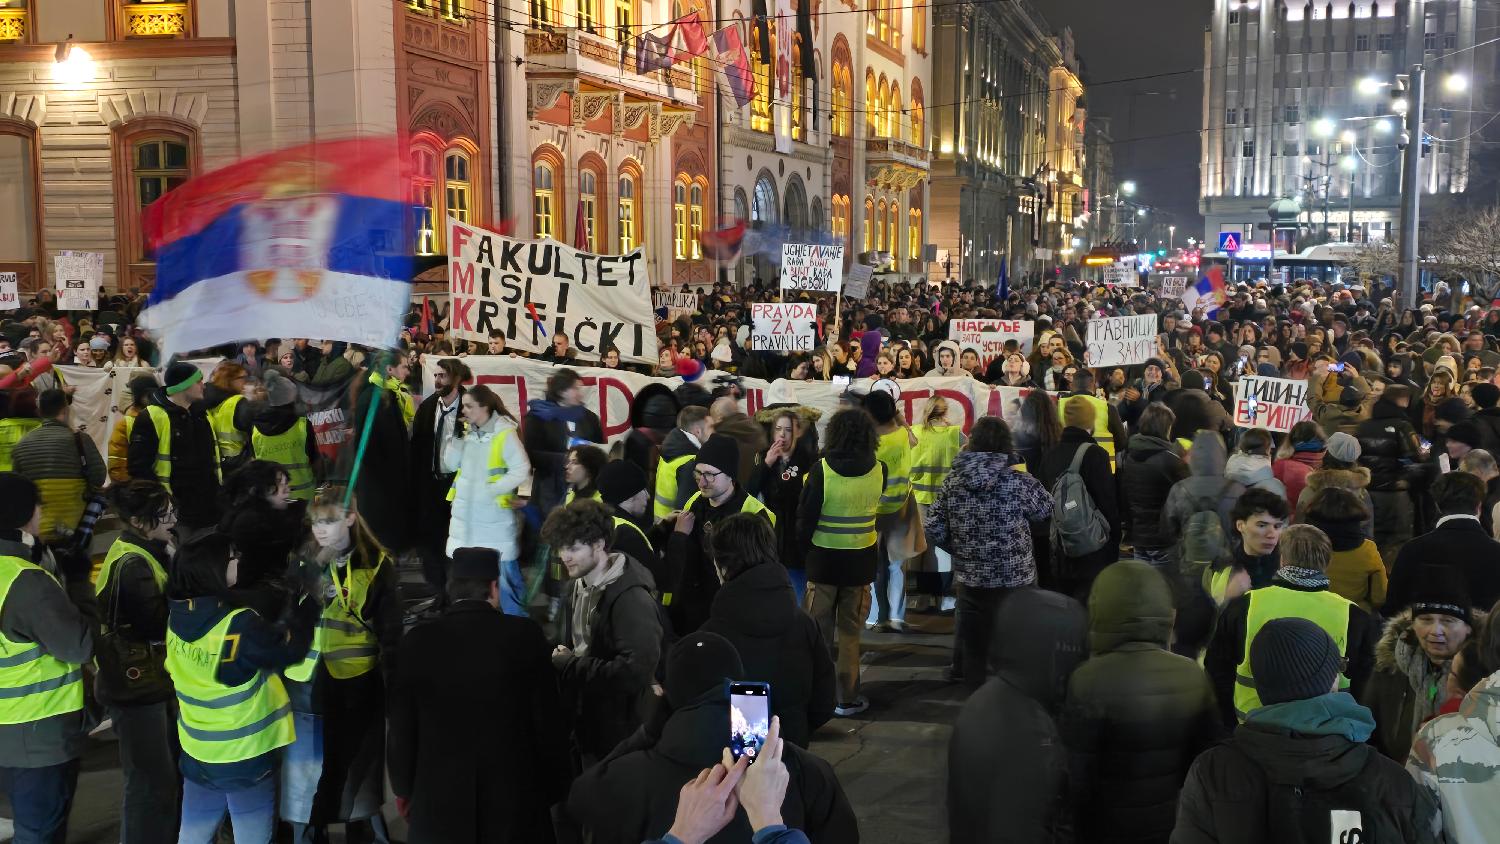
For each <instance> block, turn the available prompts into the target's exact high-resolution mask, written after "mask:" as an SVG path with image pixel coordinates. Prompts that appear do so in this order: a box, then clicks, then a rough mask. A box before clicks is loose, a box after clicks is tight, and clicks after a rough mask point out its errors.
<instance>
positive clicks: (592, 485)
mask: <svg viewBox="0 0 1500 844" xmlns="http://www.w3.org/2000/svg"><path fill="white" fill-rule="evenodd" d="M608 462H609V455H608V454H606V453H605V451H604V449H602V448H600V447H599V446H597V445H575V446H573V447H572V448H570V449H568V459H567V460H566V461H565V462H564V463H563V480H565V481H566V482H567V484H568V491H567V492H566V493H564V494H563V506H564V507H566V506H568V505H569V504H572V503H573V502H574V501H576V500H578V499H580V498H592V499H593V500H595V501H599V500H601V499H600V497H599V484H598V478H599V473H600V472H601V471H603V470H604V464H606V463H608ZM640 562H642V563H644V562H645V561H644V560H641V561H640Z"/></svg>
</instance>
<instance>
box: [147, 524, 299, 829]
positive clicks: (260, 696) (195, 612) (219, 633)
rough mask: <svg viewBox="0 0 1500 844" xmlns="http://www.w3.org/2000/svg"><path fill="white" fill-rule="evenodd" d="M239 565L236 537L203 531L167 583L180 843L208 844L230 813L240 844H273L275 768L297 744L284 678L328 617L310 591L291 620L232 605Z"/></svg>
mask: <svg viewBox="0 0 1500 844" xmlns="http://www.w3.org/2000/svg"><path fill="white" fill-rule="evenodd" d="M238 568H239V560H238V558H237V556H236V555H235V552H234V549H233V548H232V546H231V545H230V542H229V539H228V538H227V537H225V536H223V535H222V534H218V533H212V532H207V533H200V534H198V535H197V536H196V537H194V538H193V539H192V540H190V541H189V542H188V543H187V544H186V545H184V546H183V547H182V548H181V549H180V550H179V551H178V553H177V559H176V560H175V561H174V562H173V566H172V571H171V573H170V574H169V575H168V578H167V599H168V602H169V603H168V607H169V609H168V615H167V658H166V666H167V673H168V674H169V675H171V678H172V685H173V688H174V690H175V692H176V695H177V739H178V741H179V742H181V743H182V758H181V760H180V762H179V763H178V764H179V768H180V770H181V771H182V822H181V826H180V832H179V837H178V841H180V842H193V844H209V842H211V841H213V840H214V838H215V835H216V833H217V830H218V828H219V825H220V823H222V822H223V820H224V815H225V813H226V812H227V813H228V814H229V819H230V821H231V823H232V824H233V825H234V840H235V841H236V842H237V844H269V842H270V841H271V836H272V834H273V832H274V831H275V828H276V783H277V778H276V776H275V774H276V766H277V764H278V762H279V759H280V756H281V749H282V748H284V747H286V746H287V745H289V744H291V743H292V740H293V739H294V738H295V728H294V726H293V723H294V721H293V717H292V707H291V702H290V700H289V699H288V697H287V693H286V685H285V684H284V683H283V682H282V679H281V674H280V672H281V671H282V670H283V669H285V668H287V667H288V666H291V665H295V664H297V663H299V662H301V661H302V660H303V659H304V658H305V657H306V656H307V649H308V646H309V645H310V644H311V643H312V633H313V627H314V626H315V625H316V624H317V621H318V616H319V615H320V614H321V612H322V609H323V608H322V606H321V604H320V603H319V596H318V595H317V594H316V593H315V592H312V591H310V590H305V589H304V591H303V592H302V593H301V594H299V595H297V596H296V598H295V599H294V600H293V601H292V605H291V608H290V610H289V611H288V612H287V613H285V614H284V615H285V618H286V620H285V621H284V622H282V621H278V622H274V623H273V622H272V621H270V620H267V619H265V618H263V617H261V616H260V615H259V614H258V613H256V612H255V610H252V609H247V608H245V607H240V606H236V605H235V604H234V603H233V602H232V601H229V600H228V599H227V598H226V593H227V592H228V590H229V588H230V587H231V586H233V585H234V583H235V580H236V578H237V575H238Z"/></svg>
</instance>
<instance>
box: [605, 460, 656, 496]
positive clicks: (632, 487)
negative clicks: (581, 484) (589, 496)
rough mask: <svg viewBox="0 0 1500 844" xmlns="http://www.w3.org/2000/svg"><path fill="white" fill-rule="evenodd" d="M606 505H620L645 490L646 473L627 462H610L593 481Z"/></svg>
mask: <svg viewBox="0 0 1500 844" xmlns="http://www.w3.org/2000/svg"><path fill="white" fill-rule="evenodd" d="M594 483H595V484H596V485H597V486H598V487H599V495H600V496H601V497H603V498H604V502H605V503H606V504H616V505H618V504H620V503H621V502H623V501H626V500H628V499H630V498H633V497H635V495H636V493H639V492H643V491H645V489H646V473H645V472H643V471H641V467H639V466H637V465H635V464H634V463H632V462H630V461H629V460H611V461H609V462H608V463H606V464H604V468H603V469H600V470H599V477H597V478H595V479H594Z"/></svg>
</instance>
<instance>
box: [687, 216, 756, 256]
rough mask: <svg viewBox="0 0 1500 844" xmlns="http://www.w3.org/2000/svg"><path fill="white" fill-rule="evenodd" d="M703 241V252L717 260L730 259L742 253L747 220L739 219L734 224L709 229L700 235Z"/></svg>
mask: <svg viewBox="0 0 1500 844" xmlns="http://www.w3.org/2000/svg"><path fill="white" fill-rule="evenodd" d="M698 239H699V240H700V241H702V242H703V254H705V255H707V256H708V257H709V258H712V259H713V260H715V261H729V260H732V259H733V258H734V256H736V255H738V254H740V245H741V244H742V243H743V242H744V240H745V221H744V220H737V221H736V222H735V223H734V225H731V226H728V227H726V228H722V229H719V230H718V231H707V232H704V233H703V234H702V235H700V236H699V237H698Z"/></svg>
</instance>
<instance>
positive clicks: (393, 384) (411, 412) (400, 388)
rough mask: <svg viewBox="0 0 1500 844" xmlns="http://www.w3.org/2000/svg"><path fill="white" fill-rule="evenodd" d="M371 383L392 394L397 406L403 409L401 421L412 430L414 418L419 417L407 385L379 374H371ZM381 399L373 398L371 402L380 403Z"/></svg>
mask: <svg viewBox="0 0 1500 844" xmlns="http://www.w3.org/2000/svg"><path fill="white" fill-rule="evenodd" d="M370 383H371V384H374V385H375V386H376V387H379V388H380V389H383V390H389V391H390V392H391V398H392V399H394V400H395V402H396V406H397V407H399V408H400V409H401V421H402V422H404V423H406V427H407V429H408V430H409V429H410V428H411V420H412V417H414V416H416V415H417V408H416V405H415V404H413V403H412V399H411V391H410V390H408V389H407V388H406V384H405V383H404V382H401V381H397V380H396V379H394V378H387V377H385V376H384V375H382V374H380V373H379V372H371V373H370ZM379 399H380V397H379V396H372V397H371V401H378V400H379Z"/></svg>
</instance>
